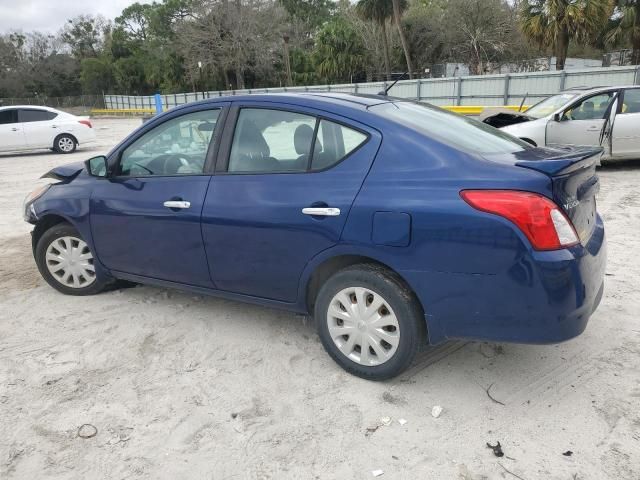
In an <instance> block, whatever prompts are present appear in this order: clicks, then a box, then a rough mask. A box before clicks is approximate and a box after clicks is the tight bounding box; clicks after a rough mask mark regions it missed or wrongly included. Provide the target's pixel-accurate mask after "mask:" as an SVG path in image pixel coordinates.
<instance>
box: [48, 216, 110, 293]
mask: <svg viewBox="0 0 640 480" xmlns="http://www.w3.org/2000/svg"><path fill="white" fill-rule="evenodd" d="M35 257H36V264H37V265H38V270H39V271H40V274H41V275H42V277H43V278H44V279H45V280H46V281H47V283H48V284H49V285H51V286H52V287H53V288H55V289H56V290H58V291H59V292H62V293H65V294H67V295H93V294H96V293H99V292H101V291H102V290H104V288H105V286H106V285H107V282H105V281H103V280H101V279H99V278H98V277H97V276H96V270H95V265H94V258H93V253H92V252H91V249H90V248H89V246H88V245H87V243H86V242H85V241H84V240H83V239H82V237H81V236H80V234H79V233H78V232H77V231H76V229H75V228H73V227H72V226H71V225H69V224H66V223H60V224H57V225H54V226H53V227H51V228H50V229H49V230H47V231H46V232H44V233H43V234H42V237H41V238H40V239H39V240H38V244H37V245H36V251H35Z"/></svg>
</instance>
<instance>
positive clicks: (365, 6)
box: [356, 0, 393, 80]
mask: <svg viewBox="0 0 640 480" xmlns="http://www.w3.org/2000/svg"><path fill="white" fill-rule="evenodd" d="M356 13H357V14H358V16H360V18H362V19H364V20H370V21H372V22H376V23H377V24H378V25H380V28H381V29H382V50H383V56H384V69H385V73H386V75H387V80H391V60H390V58H389V39H388V37H387V20H389V18H391V17H392V16H393V5H392V4H391V2H390V1H389V0H358V3H357V4H356Z"/></svg>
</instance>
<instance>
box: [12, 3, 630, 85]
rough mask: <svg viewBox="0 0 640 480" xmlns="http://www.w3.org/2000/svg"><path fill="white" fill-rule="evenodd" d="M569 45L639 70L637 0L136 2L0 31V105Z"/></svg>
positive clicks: (302, 77)
mask: <svg viewBox="0 0 640 480" xmlns="http://www.w3.org/2000/svg"><path fill="white" fill-rule="evenodd" d="M614 4H615V10H614ZM518 27H520V28H518ZM525 36H526V38H525ZM527 39H528V40H530V42H528V41H527ZM569 46H572V49H573V50H572V51H573V52H577V51H578V50H576V49H577V48H579V51H580V52H582V53H584V54H585V55H592V56H595V55H599V52H598V50H594V49H595V48H603V47H605V46H608V47H616V48H617V47H629V46H631V47H632V48H633V51H634V55H633V57H634V59H636V61H637V62H639V63H640V0H337V1H334V0H155V1H153V2H151V3H133V4H132V5H130V6H128V7H126V8H125V9H124V10H123V11H122V12H121V13H120V15H118V16H117V18H116V19H115V20H114V21H113V22H111V21H108V20H106V19H104V18H102V17H93V16H87V15H84V16H78V17H75V18H72V19H70V20H68V21H67V22H66V23H65V25H64V26H63V28H62V29H61V30H60V33H59V34H58V35H55V36H54V35H46V34H42V33H38V32H31V33H17V32H10V33H8V34H4V35H1V34H0V97H4V96H33V95H35V94H36V93H37V94H38V95H46V96H54V95H59V96H64V95H78V94H80V93H88V94H92V93H97V94H99V93H102V92H105V93H131V94H151V93H154V92H156V91H160V92H163V93H172V92H179V91H192V90H194V89H197V90H214V89H215V90H217V89H226V88H234V89H242V88H254V87H269V86H280V85H285V84H288V83H289V78H288V74H287V62H286V59H287V56H288V58H289V65H290V69H291V80H290V81H291V83H293V84H294V85H312V84H317V83H323V82H331V83H337V82H350V81H363V80H381V79H384V78H391V77H392V72H393V73H394V74H397V73H398V72H403V71H405V70H407V66H408V65H412V66H413V68H412V70H413V71H414V73H421V72H424V71H425V68H431V67H432V66H434V65H436V64H442V63H445V62H449V61H452V62H460V63H465V64H467V65H468V66H469V69H470V70H471V71H472V72H477V73H483V72H484V71H488V70H489V69H490V68H489V67H491V68H493V67H495V66H497V65H500V64H502V63H508V62H514V61H520V62H522V61H524V60H528V59H532V58H535V57H537V56H540V55H541V54H542V53H543V52H547V51H553V52H554V53H555V54H556V55H557V56H558V66H559V68H562V65H563V62H564V58H565V57H566V55H567V50H568V48H569ZM287 52H288V53H287Z"/></svg>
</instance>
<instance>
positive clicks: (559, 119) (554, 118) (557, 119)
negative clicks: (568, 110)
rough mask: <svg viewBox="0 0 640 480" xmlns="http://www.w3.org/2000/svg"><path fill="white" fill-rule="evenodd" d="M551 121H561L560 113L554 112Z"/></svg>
mask: <svg viewBox="0 0 640 480" xmlns="http://www.w3.org/2000/svg"><path fill="white" fill-rule="evenodd" d="M553 121H554V122H561V121H562V113H556V114H555V115H554V116H553Z"/></svg>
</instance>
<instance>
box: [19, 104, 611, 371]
mask: <svg viewBox="0 0 640 480" xmlns="http://www.w3.org/2000/svg"><path fill="white" fill-rule="evenodd" d="M601 153H602V150H601V149H599V148H566V149H552V148H534V147H532V146H530V145H528V144H526V143H523V142H522V141H520V140H518V139H516V138H515V137H511V136H509V135H507V134H505V133H502V132H500V131H498V130H496V129H494V128H493V127H489V126H487V125H484V124H482V123H479V122H476V121H474V120H471V119H467V118H464V117H462V116H458V115H456V114H452V113H449V112H446V111H443V110H440V109H438V108H435V107H431V106H428V105H424V104H418V103H414V102H409V101H403V100H399V99H393V98H388V97H384V96H358V95H347V94H337V93H335V94H333V93H331V94H319V93H308V94H282V95H251V96H236V97H226V98H225V97H222V98H216V99H213V100H206V101H202V102H197V103H192V104H189V105H185V106H182V107H178V108H173V109H171V110H169V111H168V112H166V113H164V114H162V115H159V116H157V117H155V118H154V119H152V120H151V121H149V122H147V123H146V124H144V125H143V126H142V127H140V128H139V129H138V130H136V131H135V132H134V133H132V134H131V135H130V136H129V137H127V138H126V139H125V140H124V141H123V142H121V143H120V144H119V145H118V146H116V147H115V148H114V149H113V150H112V151H111V152H110V153H109V154H108V155H107V156H106V157H95V158H92V159H90V160H87V162H85V164H82V163H78V164H71V165H67V166H62V167H58V168H54V169H53V170H51V171H50V172H49V173H47V174H46V176H47V177H51V178H53V179H55V180H56V182H55V183H53V184H51V185H49V186H48V187H47V188H43V189H39V190H36V191H34V192H33V193H32V194H30V195H29V196H28V197H27V199H26V200H25V211H24V215H25V217H26V220H27V221H28V222H29V223H32V224H34V225H35V228H34V230H33V252H34V256H35V260H36V263H37V265H38V268H39V270H40V273H41V274H42V276H43V277H44V278H45V280H46V281H47V282H48V283H49V284H50V285H51V286H52V287H54V288H55V289H57V290H59V291H61V292H63V293H66V294H70V295H89V294H95V293H98V292H100V291H102V290H104V289H105V288H106V287H108V286H109V285H110V284H112V283H114V282H116V281H118V280H125V281H130V282H137V283H147V284H153V285H159V286H163V287H176V288H181V289H184V290H189V291H192V292H197V293H203V294H212V295H219V296H223V297H227V298H231V299H237V300H243V301H248V302H253V303H258V304H262V305H268V306H273V307H281V308H285V309H287V310H291V311H294V312H301V313H310V314H313V316H314V317H315V321H316V324H317V329H318V333H319V335H320V339H321V340H322V343H323V345H324V347H325V349H326V350H327V352H328V353H329V355H331V357H332V358H333V359H334V360H335V361H336V362H337V363H338V364H339V365H340V366H342V367H343V368H344V369H346V370H347V371H349V372H351V373H353V374H355V375H358V376H361V377H364V378H368V379H375V380H380V379H385V378H389V377H393V376H395V375H397V374H398V373H400V372H401V371H403V370H404V369H406V368H407V367H408V366H409V365H410V363H411V361H412V359H413V358H414V356H415V354H416V351H417V350H418V349H419V348H420V347H421V346H422V345H425V344H427V343H428V344H437V343H440V342H442V341H444V340H447V339H452V338H466V339H483V340H492V341H505V342H520V343H555V342H561V341H564V340H568V339H570V338H572V337H575V336H576V335H579V334H580V333H581V332H582V331H583V330H584V329H585V326H586V324H587V321H588V319H589V316H590V315H591V314H592V313H593V311H594V310H595V308H596V307H597V306H598V303H599V302H600V298H601V297H602V290H603V278H604V268H605V251H606V247H605V238H604V227H603V224H602V220H601V218H600V216H599V215H598V214H597V212H596V200H595V197H596V194H597V192H598V188H599V183H598V177H597V176H596V171H595V165H596V163H597V161H598V159H599V157H600V155H601Z"/></svg>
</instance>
